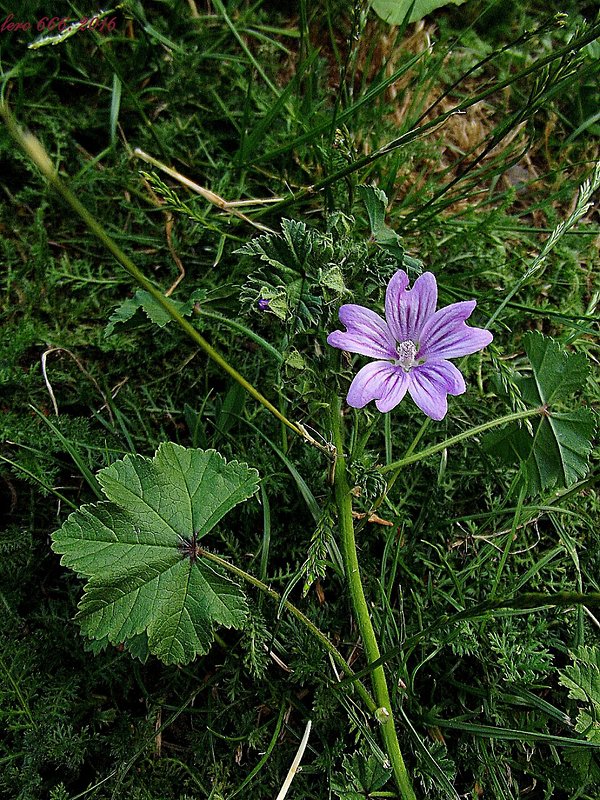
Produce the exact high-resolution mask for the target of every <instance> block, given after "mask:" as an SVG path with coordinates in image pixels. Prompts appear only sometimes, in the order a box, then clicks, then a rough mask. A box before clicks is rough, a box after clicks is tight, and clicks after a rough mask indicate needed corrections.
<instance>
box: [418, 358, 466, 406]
mask: <svg viewBox="0 0 600 800" xmlns="http://www.w3.org/2000/svg"><path fill="white" fill-rule="evenodd" d="M466 388H467V387H466V386H465V380H464V378H463V376H462V374H461V373H460V371H459V370H458V369H457V368H456V367H455V366H454V364H451V363H450V362H449V361H444V359H442V358H434V359H431V360H430V361H428V362H427V363H426V364H421V365H420V366H418V367H415V368H414V369H413V370H411V372H410V382H409V386H408V391H409V392H410V396H411V397H412V399H413V400H414V401H415V403H416V404H417V405H418V406H419V408H420V409H421V411H423V412H424V413H425V414H427V416H428V417H431V418H432V419H437V420H440V419H444V417H445V416H446V412H447V411H448V401H447V399H446V396H447V395H448V394H452V395H457V394H463V392H465V391H466Z"/></svg>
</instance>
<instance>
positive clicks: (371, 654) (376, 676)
mask: <svg viewBox="0 0 600 800" xmlns="http://www.w3.org/2000/svg"><path fill="white" fill-rule="evenodd" d="M331 428H332V431H333V441H334V444H335V447H336V449H337V462H336V466H335V475H334V489H335V498H336V502H337V507H338V513H339V525H340V537H341V544H342V552H343V555H344V566H345V570H346V580H347V581H348V589H349V591H350V598H351V600H352V608H353V610H354V613H355V615H356V620H357V622H358V628H359V630H360V635H361V638H362V641H363V645H364V648H365V655H366V657H367V662H368V663H369V664H372V663H373V662H374V661H377V660H378V659H379V658H380V657H381V654H380V652H379V645H378V644H377V637H376V636H375V630H374V629H373V623H372V622H371V617H370V615H369V607H368V605H367V599H366V597H365V593H364V589H363V585H362V581H361V577H360V569H359V566H358V553H357V550H356V540H355V538H354V522H353V519H352V495H351V494H350V487H349V486H348V481H347V478H346V458H345V456H344V455H343V452H344V438H343V433H342V422H341V406H340V401H339V398H338V397H334V398H333V399H332V402H331ZM371 681H372V683H373V691H374V693H375V700H376V702H377V706H378V708H377V711H376V718H377V720H378V721H379V723H380V725H381V733H382V737H383V741H384V744H385V748H386V751H387V754H388V757H389V759H390V763H391V765H392V770H393V773H394V778H395V780H396V785H397V787H398V789H399V791H400V796H401V797H402V798H403V800H416V796H415V793H414V791H413V788H412V785H411V781H410V777H409V775H408V772H407V770H406V766H405V764H404V759H403V758H402V753H401V751H400V743H399V742H398V734H397V732H396V725H395V722H394V716H393V713H392V704H391V700H390V693H389V691H388V686H387V680H386V677H385V672H384V668H383V667H382V666H379V667H375V669H373V671H372V672H371Z"/></svg>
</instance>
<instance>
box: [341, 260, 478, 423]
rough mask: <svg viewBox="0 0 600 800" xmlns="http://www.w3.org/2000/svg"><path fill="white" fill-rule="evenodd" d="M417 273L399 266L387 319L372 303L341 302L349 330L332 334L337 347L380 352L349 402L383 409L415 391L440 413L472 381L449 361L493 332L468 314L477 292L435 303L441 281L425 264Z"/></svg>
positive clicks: (420, 402) (425, 407)
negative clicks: (412, 277)
mask: <svg viewBox="0 0 600 800" xmlns="http://www.w3.org/2000/svg"><path fill="white" fill-rule="evenodd" d="M408 284H409V278H408V275H407V274H406V272H404V270H398V272H396V274H395V275H394V276H393V277H392V279H391V280H390V282H389V284H388V287H387V291H386V294H385V320H384V319H382V318H381V317H380V316H379V314H377V313H376V312H375V311H372V310H371V309H370V308H365V307H364V306H359V305H354V304H347V305H343V306H342V307H341V308H340V311H339V316H340V321H341V322H342V323H343V324H344V325H345V326H346V329H347V330H346V331H345V332H342V331H334V332H333V333H330V334H329V336H328V337H327V341H328V342H329V344H330V345H332V346H333V347H338V348H339V349H340V350H347V351H348V352H350V353H358V354H359V355H362V356H370V357H371V358H376V359H377V361H373V362H371V363H370V364H367V365H366V366H364V367H363V368H362V369H361V370H360V371H359V372H358V374H357V375H356V377H355V378H354V380H353V381H352V383H351V384H350V389H349V391H348V397H347V401H348V405H350V406H353V407H354V408H363V406H365V405H367V403H369V402H370V401H371V400H375V401H376V402H375V405H376V406H377V408H378V409H379V411H382V412H385V411H391V410H392V409H393V408H395V407H396V406H397V405H398V404H399V403H400V401H401V400H402V399H403V397H404V395H405V394H406V392H408V393H409V394H410V396H411V397H412V399H413V400H414V401H415V403H416V404H417V406H418V407H419V408H420V409H421V411H423V412H424V413H425V414H427V416H428V417H431V418H432V419H435V420H441V419H443V418H444V417H445V416H446V412H447V411H448V401H447V396H448V395H449V394H451V395H459V394H463V392H465V391H466V386H465V381H464V378H463V376H462V374H461V373H460V371H459V370H458V369H457V368H456V367H455V366H454V364H452V363H451V362H450V361H448V359H449V358H458V357H460V356H468V355H471V353H476V352H477V351H478V350H481V349H483V348H484V347H486V346H487V345H488V344H489V343H490V342H491V341H492V339H493V336H492V334H491V333H490V332H489V331H486V330H483V329H482V328H470V327H469V326H468V325H466V324H465V320H466V319H468V317H470V316H471V314H472V313H473V309H474V308H475V305H476V302H475V300H467V301H464V302H461V303H453V304H452V305H449V306H446V307H445V308H440V309H439V310H438V311H436V310H435V307H436V305H437V283H436V280H435V276H434V275H433V273H431V272H424V273H423V274H422V275H420V276H419V277H418V278H417V280H416V281H415V283H414V285H413V287H412V289H409V288H408Z"/></svg>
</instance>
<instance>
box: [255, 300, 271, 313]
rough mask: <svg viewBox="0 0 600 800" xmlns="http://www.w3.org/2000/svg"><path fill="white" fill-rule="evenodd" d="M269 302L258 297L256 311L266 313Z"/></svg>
mask: <svg viewBox="0 0 600 800" xmlns="http://www.w3.org/2000/svg"><path fill="white" fill-rule="evenodd" d="M270 302H271V301H270V300H267V298H266V297H260V298H259V300H258V310H259V311H266V310H267V309H268V308H269V303H270Z"/></svg>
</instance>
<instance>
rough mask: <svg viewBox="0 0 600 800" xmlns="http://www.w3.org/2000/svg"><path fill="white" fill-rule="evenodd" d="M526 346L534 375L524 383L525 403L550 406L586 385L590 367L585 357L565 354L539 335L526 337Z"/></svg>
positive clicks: (524, 339) (557, 346)
mask: <svg viewBox="0 0 600 800" xmlns="http://www.w3.org/2000/svg"><path fill="white" fill-rule="evenodd" d="M523 346H524V348H525V352H526V353H527V357H528V358H529V361H530V363H531V366H532V368H533V375H532V376H531V377H530V378H525V379H523V380H522V382H521V390H522V396H523V399H524V400H525V402H529V403H532V404H534V403H535V404H538V405H544V404H546V405H548V406H550V405H551V404H553V403H554V402H555V401H556V400H560V399H561V398H562V399H566V398H567V397H568V396H569V395H571V394H572V393H573V392H575V391H576V390H577V389H581V388H582V387H583V386H584V385H585V382H586V380H587V376H588V374H589V371H590V367H589V364H588V361H587V358H586V357H585V355H584V354H583V353H566V352H565V351H564V350H563V349H562V347H561V346H560V344H559V343H558V342H556V341H554V339H550V338H549V337H547V336H543V335H542V334H541V333H538V332H537V331H531V332H529V333H527V334H526V335H525V336H524V337H523Z"/></svg>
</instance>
